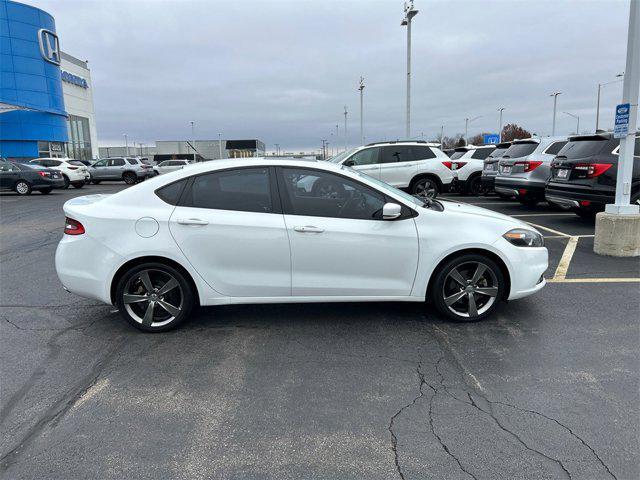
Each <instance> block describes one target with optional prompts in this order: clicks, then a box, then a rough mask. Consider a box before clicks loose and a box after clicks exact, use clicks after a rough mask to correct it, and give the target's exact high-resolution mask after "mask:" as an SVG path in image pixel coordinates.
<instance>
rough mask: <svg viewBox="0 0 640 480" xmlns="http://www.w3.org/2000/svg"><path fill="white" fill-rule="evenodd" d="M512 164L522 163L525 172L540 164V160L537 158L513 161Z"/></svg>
mask: <svg viewBox="0 0 640 480" xmlns="http://www.w3.org/2000/svg"><path fill="white" fill-rule="evenodd" d="M514 165H522V166H523V168H524V171H525V172H530V171H531V170H535V169H536V168H538V167H539V166H540V165H542V162H541V161H539V160H530V161H529V160H528V161H526V162H515V164H514Z"/></svg>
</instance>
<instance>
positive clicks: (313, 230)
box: [293, 225, 324, 233]
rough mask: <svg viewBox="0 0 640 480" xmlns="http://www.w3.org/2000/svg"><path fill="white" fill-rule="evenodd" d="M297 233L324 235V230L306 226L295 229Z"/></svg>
mask: <svg viewBox="0 0 640 480" xmlns="http://www.w3.org/2000/svg"><path fill="white" fill-rule="evenodd" d="M293 229H294V230H295V231H296V232H300V233H322V232H324V228H320V227H314V226H313V225H305V226H304V227H293Z"/></svg>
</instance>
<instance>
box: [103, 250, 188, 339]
mask: <svg viewBox="0 0 640 480" xmlns="http://www.w3.org/2000/svg"><path fill="white" fill-rule="evenodd" d="M144 272H147V274H148V279H149V281H150V282H151V286H152V287H153V288H154V289H152V291H151V293H150V294H149V295H145V292H147V293H148V290H147V288H146V287H145V281H143V279H142V278H143V276H144ZM171 278H173V279H174V280H175V281H176V285H175V286H174V287H172V288H171V289H170V290H169V291H168V292H166V293H165V294H162V288H163V286H164V285H166V284H168V282H169V281H170V279H171ZM125 293H126V294H127V295H128V298H127V300H129V302H128V303H125ZM154 295H155V296H154ZM133 297H135V298H133ZM138 297H140V298H142V297H144V298H146V297H148V298H149V299H150V300H139V299H138ZM152 299H155V300H154V302H155V303H154V304H153V305H151V303H152ZM130 300H136V301H130ZM115 301H116V306H117V307H118V310H119V311H120V315H121V316H122V318H124V319H125V320H126V321H127V322H128V323H129V324H131V325H132V326H134V327H135V328H137V329H138V330H142V331H143V332H151V333H155V332H166V331H168V330H172V329H174V328H176V327H178V326H179V325H181V324H182V323H183V322H184V321H185V320H186V319H187V318H188V317H189V314H190V313H191V311H192V309H193V307H194V305H195V291H194V289H193V287H192V286H191V283H190V282H189V281H188V280H187V278H186V276H185V274H183V273H182V272H181V271H179V270H177V269H175V268H173V267H171V266H169V265H166V264H164V263H155V262H154V263H145V264H142V265H136V266H134V267H132V268H131V269H129V270H128V271H127V272H126V273H125V274H124V275H122V276H121V277H120V280H119V281H118V286H117V288H116V297H115ZM163 303H164V304H168V305H169V306H170V307H172V308H174V309H176V311H179V313H175V312H174V313H175V314H174V313H170V311H169V310H166V309H165V307H163V306H162V304H163ZM176 305H177V307H176ZM127 307H128V308H127ZM149 308H151V316H150V317H147V316H146V315H144V314H146V313H148V309H149ZM149 318H150V319H151V321H150V323H147V321H148V320H149ZM154 324H157V325H154Z"/></svg>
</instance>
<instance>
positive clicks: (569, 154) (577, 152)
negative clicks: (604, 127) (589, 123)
mask: <svg viewBox="0 0 640 480" xmlns="http://www.w3.org/2000/svg"><path fill="white" fill-rule="evenodd" d="M608 143H609V142H608V141H607V140H606V139H604V138H603V139H602V140H596V139H592V140H577V141H573V142H567V144H566V145H565V146H564V147H562V149H560V151H559V152H558V155H559V156H562V157H566V158H585V157H591V156H593V155H597V154H598V153H600V152H601V151H602V149H603V147H604V146H605V145H607V144H608Z"/></svg>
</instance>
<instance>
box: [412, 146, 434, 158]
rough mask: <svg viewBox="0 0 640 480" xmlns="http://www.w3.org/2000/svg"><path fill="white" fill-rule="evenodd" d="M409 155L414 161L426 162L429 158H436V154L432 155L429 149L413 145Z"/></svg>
mask: <svg viewBox="0 0 640 480" xmlns="http://www.w3.org/2000/svg"><path fill="white" fill-rule="evenodd" d="M411 153H412V155H413V159H414V160H428V159H430V158H436V154H435V153H433V150H431V149H430V148H429V147H419V146H417V145H414V146H412V147H411Z"/></svg>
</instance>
